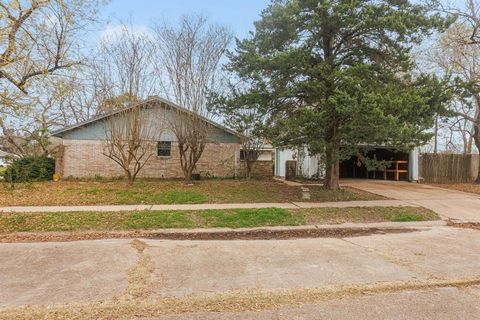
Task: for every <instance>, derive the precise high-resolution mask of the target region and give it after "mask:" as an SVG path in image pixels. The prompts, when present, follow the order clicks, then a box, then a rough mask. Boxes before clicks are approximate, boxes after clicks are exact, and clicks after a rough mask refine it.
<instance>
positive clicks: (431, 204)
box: [341, 180, 480, 222]
mask: <svg viewBox="0 0 480 320" xmlns="http://www.w3.org/2000/svg"><path fill="white" fill-rule="evenodd" d="M341 184H342V185H344V186H350V187H353V188H357V189H360V190H364V191H368V192H371V193H375V194H379V195H382V196H385V197H388V198H391V199H395V200H401V201H404V202H405V203H407V204H414V205H418V206H422V207H425V208H428V209H431V210H433V211H435V212H436V213H438V214H439V215H440V216H441V217H442V218H443V219H451V220H457V221H459V222H480V195H476V194H472V193H466V192H460V191H456V190H450V189H442V188H436V187H432V186H429V185H424V184H419V183H411V182H397V181H382V180H342V182H341Z"/></svg>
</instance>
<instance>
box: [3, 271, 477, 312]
mask: <svg viewBox="0 0 480 320" xmlns="http://www.w3.org/2000/svg"><path fill="white" fill-rule="evenodd" d="M479 284H480V278H471V279H454V280H440V279H429V280H415V281H406V282H388V283H387V282H382V283H375V284H367V285H357V286H339V287H325V288H302V289H273V290H258V289H255V290H244V291H231V292H227V293H220V294H203V295H197V296H187V297H183V298H167V299H144V300H141V299H140V300H125V301H122V300H116V301H114V300H110V301H100V302H92V303H86V304H65V305H56V306H27V307H19V308H12V309H8V310H3V311H0V319H5V320H7V319H18V320H22V319H38V320H52V319H56V320H66V319H68V320H94V319H96V320H97V319H98V320H101V319H131V318H133V317H158V316H162V315H167V314H186V313H193V312H245V311H262V310H270V309H275V308H279V307H281V306H284V305H293V306H296V305H302V304H305V303H316V302H321V301H325V300H331V299H338V298H342V297H347V296H360V295H363V294H382V293H391V292H400V291H406V290H426V289H435V288H444V287H470V286H475V285H479Z"/></svg>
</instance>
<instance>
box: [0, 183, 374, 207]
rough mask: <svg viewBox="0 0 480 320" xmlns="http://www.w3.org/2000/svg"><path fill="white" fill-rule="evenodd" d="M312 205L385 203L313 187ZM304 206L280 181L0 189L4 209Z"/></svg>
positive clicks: (357, 192) (358, 194)
mask: <svg viewBox="0 0 480 320" xmlns="http://www.w3.org/2000/svg"><path fill="white" fill-rule="evenodd" d="M310 190H311V194H312V199H311V201H322V202H323V201H348V200H374V199H375V200H376V199H379V198H381V197H379V196H376V195H373V194H370V193H367V192H363V191H360V190H356V189H344V190H339V191H328V190H324V189H323V188H321V187H320V186H315V187H310ZM294 201H302V196H301V189H300V187H298V186H289V185H286V184H285V183H283V182H281V181H275V180H250V181H246V180H228V179H226V180H217V179H215V180H203V181H198V182H196V183H195V184H194V185H186V184H185V183H184V182H183V181H180V180H139V181H138V182H136V183H135V184H134V185H133V186H132V187H127V186H126V185H125V183H124V182H122V181H102V182H96V181H60V182H36V183H31V184H27V185H18V186H17V187H16V188H15V189H14V190H10V189H9V188H8V187H7V186H6V185H0V206H67V205H72V206H73V205H114V204H173V203H244V202H250V203H255V202H294Z"/></svg>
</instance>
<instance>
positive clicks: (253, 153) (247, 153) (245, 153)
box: [240, 150, 259, 161]
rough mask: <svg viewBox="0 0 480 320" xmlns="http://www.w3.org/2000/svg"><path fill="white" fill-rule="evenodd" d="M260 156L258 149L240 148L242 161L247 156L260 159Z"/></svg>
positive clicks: (249, 158)
mask: <svg viewBox="0 0 480 320" xmlns="http://www.w3.org/2000/svg"><path fill="white" fill-rule="evenodd" d="M258 156H259V153H258V151H253V150H249V151H245V150H240V160H241V161H245V158H247V159H248V160H254V159H258Z"/></svg>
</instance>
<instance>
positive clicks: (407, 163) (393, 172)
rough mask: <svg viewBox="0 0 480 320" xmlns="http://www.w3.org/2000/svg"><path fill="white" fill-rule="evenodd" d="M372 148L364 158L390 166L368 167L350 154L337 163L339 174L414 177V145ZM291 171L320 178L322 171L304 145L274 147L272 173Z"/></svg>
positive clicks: (288, 173)
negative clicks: (412, 146)
mask: <svg viewBox="0 0 480 320" xmlns="http://www.w3.org/2000/svg"><path fill="white" fill-rule="evenodd" d="M372 149H373V150H371V151H370V152H369V153H368V154H367V158H370V159H376V160H378V161H382V160H384V161H388V162H389V163H390V166H389V167H388V168H386V170H377V171H368V170H367V168H366V166H365V165H364V164H363V162H362V161H361V160H362V159H358V157H355V156H354V157H351V158H350V159H348V160H345V161H342V162H341V163H340V178H360V179H385V180H405V181H418V179H419V155H420V153H419V150H418V148H415V149H413V150H411V151H404V150H403V149H402V148H394V147H384V146H377V147H373V148H372ZM292 175H296V176H300V177H305V178H309V179H315V178H316V179H321V178H323V177H324V175H325V165H324V162H323V161H322V159H321V158H320V157H319V156H311V155H309V154H308V151H307V150H306V148H304V149H303V150H302V149H298V150H293V149H282V148H276V150H275V176H277V177H282V178H290V176H292Z"/></svg>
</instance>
